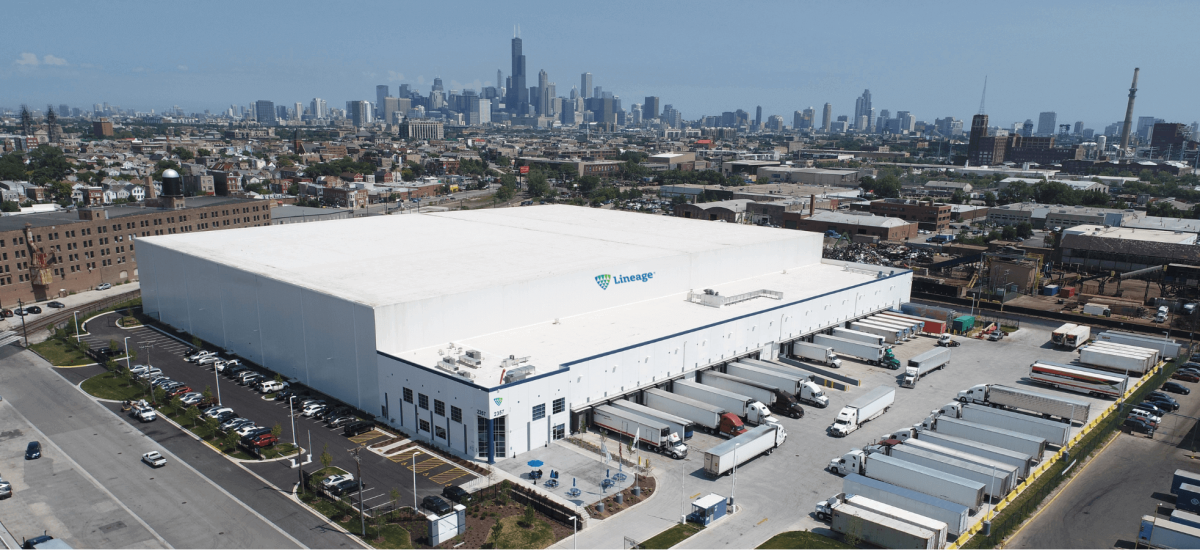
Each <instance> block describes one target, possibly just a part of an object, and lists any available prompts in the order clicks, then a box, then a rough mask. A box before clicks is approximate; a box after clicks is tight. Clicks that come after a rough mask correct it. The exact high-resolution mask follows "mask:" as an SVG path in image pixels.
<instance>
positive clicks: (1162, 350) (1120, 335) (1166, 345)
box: [1096, 330, 1183, 359]
mask: <svg viewBox="0 0 1200 550" xmlns="http://www.w3.org/2000/svg"><path fill="white" fill-rule="evenodd" d="M1096 340H1100V341H1109V342H1116V343H1118V344H1125V345H1127V346H1137V347H1140V348H1150V349H1153V350H1158V354H1159V355H1160V356H1161V357H1162V358H1164V359H1166V358H1168V357H1178V356H1179V352H1180V351H1182V350H1183V344H1180V343H1178V342H1176V341H1174V340H1169V339H1167V338H1155V337H1153V336H1146V335H1143V334H1134V333H1132V332H1122V331H1119V330H1106V331H1104V332H1101V333H1100V334H1097V335H1096Z"/></svg>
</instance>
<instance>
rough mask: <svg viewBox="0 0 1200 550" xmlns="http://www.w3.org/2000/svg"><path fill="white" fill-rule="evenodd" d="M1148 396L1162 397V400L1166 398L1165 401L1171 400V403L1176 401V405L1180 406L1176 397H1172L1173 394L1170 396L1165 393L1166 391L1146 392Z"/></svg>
mask: <svg viewBox="0 0 1200 550" xmlns="http://www.w3.org/2000/svg"><path fill="white" fill-rule="evenodd" d="M1146 397H1147V398H1150V397H1153V398H1155V399H1162V400H1164V401H1169V402H1171V403H1174V404H1175V405H1176V406H1178V405H1179V402H1178V401H1176V400H1175V398H1174V397H1171V396H1169V395H1167V394H1165V393H1163V392H1160V391H1152V392H1150V393H1148V394H1146Z"/></svg>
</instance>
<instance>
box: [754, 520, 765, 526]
mask: <svg viewBox="0 0 1200 550" xmlns="http://www.w3.org/2000/svg"><path fill="white" fill-rule="evenodd" d="M767 519H768V518H762V521H760V522H758V523H755V524H754V526H755V527H758V526H759V525H762V524H764V523H766V522H767Z"/></svg>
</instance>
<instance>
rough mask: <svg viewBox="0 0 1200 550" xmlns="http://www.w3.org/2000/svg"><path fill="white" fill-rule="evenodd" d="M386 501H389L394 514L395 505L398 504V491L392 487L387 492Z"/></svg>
mask: <svg viewBox="0 0 1200 550" xmlns="http://www.w3.org/2000/svg"><path fill="white" fill-rule="evenodd" d="M388 500H389V501H391V504H392V511H393V512H395V511H396V503H398V502H400V491H397V490H396V488H395V487H392V489H391V490H390V491H388Z"/></svg>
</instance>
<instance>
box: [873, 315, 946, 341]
mask: <svg viewBox="0 0 1200 550" xmlns="http://www.w3.org/2000/svg"><path fill="white" fill-rule="evenodd" d="M887 314H888V315H891V316H892V317H900V318H902V319H912V320H913V321H920V322H921V325H922V326H921V329H922V330H924V331H925V333H926V334H931V335H934V336H937V335H939V334H942V333H944V332H946V329H947V328H948V327H947V323H946V321H944V320H941V319H934V318H931V317H920V316H917V315H910V314H908V313H904V312H902V311H888V312H887Z"/></svg>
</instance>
